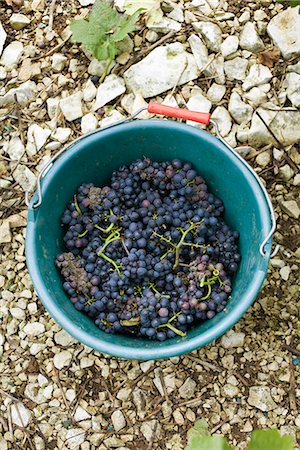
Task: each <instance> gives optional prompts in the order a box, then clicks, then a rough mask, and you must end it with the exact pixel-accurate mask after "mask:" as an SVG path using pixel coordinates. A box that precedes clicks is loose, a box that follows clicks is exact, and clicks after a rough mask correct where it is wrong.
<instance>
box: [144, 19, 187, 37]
mask: <svg viewBox="0 0 300 450" xmlns="http://www.w3.org/2000/svg"><path fill="white" fill-rule="evenodd" d="M147 28H149V30H153V31H156V33H169V32H170V31H175V32H177V31H180V30H181V24H180V23H179V22H176V20H173V19H170V18H169V17H162V18H161V20H159V22H154V23H152V24H151V25H148V24H147Z"/></svg>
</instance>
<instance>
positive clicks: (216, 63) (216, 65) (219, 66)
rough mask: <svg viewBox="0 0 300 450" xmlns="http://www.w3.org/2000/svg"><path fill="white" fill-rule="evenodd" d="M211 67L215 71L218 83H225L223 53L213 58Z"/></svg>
mask: <svg viewBox="0 0 300 450" xmlns="http://www.w3.org/2000/svg"><path fill="white" fill-rule="evenodd" d="M210 68H211V70H212V72H213V75H214V77H215V81H216V83H218V84H225V74H224V57H223V56H222V55H219V56H216V57H215V58H214V59H213V61H212V63H211V65H210Z"/></svg>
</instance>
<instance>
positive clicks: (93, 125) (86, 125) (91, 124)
mask: <svg viewBox="0 0 300 450" xmlns="http://www.w3.org/2000/svg"><path fill="white" fill-rule="evenodd" d="M97 127H98V120H97V119H96V117H95V116H94V114H92V113H88V114H85V116H83V117H82V119H81V131H82V133H83V134H86V133H90V132H91V131H95V130H96V129H97Z"/></svg>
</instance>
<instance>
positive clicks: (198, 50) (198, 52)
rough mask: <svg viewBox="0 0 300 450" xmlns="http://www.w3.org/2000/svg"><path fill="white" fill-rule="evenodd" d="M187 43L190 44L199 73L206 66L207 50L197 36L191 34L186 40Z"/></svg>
mask: <svg viewBox="0 0 300 450" xmlns="http://www.w3.org/2000/svg"><path fill="white" fill-rule="evenodd" d="M188 43H189V44H190V47H191V50H192V53H193V55H194V58H195V61H196V64H197V66H198V68H199V70H200V72H202V71H203V70H204V68H205V67H206V66H207V61H208V50H207V48H206V46H205V45H204V44H203V42H202V40H201V39H200V38H199V36H196V35H195V34H191V36H190V37H189V38H188Z"/></svg>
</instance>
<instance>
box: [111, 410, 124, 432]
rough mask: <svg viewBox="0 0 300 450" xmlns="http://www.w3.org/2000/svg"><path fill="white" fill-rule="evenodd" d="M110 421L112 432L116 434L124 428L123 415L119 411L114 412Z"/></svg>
mask: <svg viewBox="0 0 300 450" xmlns="http://www.w3.org/2000/svg"><path fill="white" fill-rule="evenodd" d="M111 421H112V424H113V427H114V430H115V431H116V432H117V433H118V431H120V430H122V428H125V427H126V420H125V417H124V414H123V413H122V411H120V410H116V411H114V412H113V413H112V415H111Z"/></svg>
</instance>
